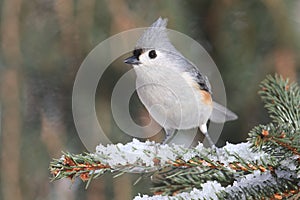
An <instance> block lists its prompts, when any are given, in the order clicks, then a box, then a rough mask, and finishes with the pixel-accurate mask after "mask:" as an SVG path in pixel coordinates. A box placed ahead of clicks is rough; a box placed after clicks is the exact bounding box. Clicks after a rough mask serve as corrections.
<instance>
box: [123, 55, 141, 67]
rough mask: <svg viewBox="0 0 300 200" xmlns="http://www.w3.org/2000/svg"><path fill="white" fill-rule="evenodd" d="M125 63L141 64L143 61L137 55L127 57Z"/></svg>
mask: <svg viewBox="0 0 300 200" xmlns="http://www.w3.org/2000/svg"><path fill="white" fill-rule="evenodd" d="M124 63H126V64H131V65H138V64H141V62H140V61H139V60H138V59H137V58H136V56H134V55H133V56H131V57H129V58H126V59H125V60H124Z"/></svg>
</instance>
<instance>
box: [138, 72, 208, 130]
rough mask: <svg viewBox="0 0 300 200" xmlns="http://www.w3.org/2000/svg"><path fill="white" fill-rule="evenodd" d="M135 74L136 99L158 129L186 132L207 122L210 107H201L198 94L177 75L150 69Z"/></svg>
mask: <svg viewBox="0 0 300 200" xmlns="http://www.w3.org/2000/svg"><path fill="white" fill-rule="evenodd" d="M135 71H136V73H137V93H138V96H139V98H140V100H141V102H142V103H143V104H144V105H145V107H146V109H147V110H148V112H149V113H150V115H151V116H152V117H153V119H154V120H155V121H157V122H158V123H159V124H160V125H161V126H162V127H165V128H173V129H190V128H194V127H198V126H200V125H202V124H205V123H206V122H207V120H208V119H209V117H210V115H211V112H212V107H211V106H210V105H207V104H204V103H202V102H203V101H201V100H202V98H203V97H202V96H201V94H200V92H199V90H197V89H195V88H194V87H192V86H191V85H190V84H189V83H188V82H187V81H186V80H185V79H184V78H183V77H182V75H181V73H176V72H174V71H170V70H168V69H164V70H162V69H161V68H154V67H153V68H151V69H149V68H145V67H136V68H135ZM153 77H155V78H153Z"/></svg>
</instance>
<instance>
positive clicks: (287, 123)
mask: <svg viewBox="0 0 300 200" xmlns="http://www.w3.org/2000/svg"><path fill="white" fill-rule="evenodd" d="M259 94H260V95H261V97H262V100H263V102H264V103H265V107H266V109H267V110H268V112H269V114H270V117H271V119H272V122H271V123H269V124H267V125H258V126H256V127H254V128H253V129H252V130H251V131H250V133H249V138H248V142H247V143H240V144H235V145H233V144H226V146H224V147H223V148H221V149H219V150H218V156H217V155H216V152H213V151H211V150H210V149H206V148H204V147H203V145H202V144H198V146H196V147H195V148H192V149H188V148H184V147H182V146H179V145H170V146H169V145H161V144H156V143H154V142H149V141H147V142H145V143H143V142H139V141H138V140H136V139H134V140H133V141H132V142H130V143H127V144H125V145H123V144H116V145H113V144H112V145H107V146H103V145H99V146H98V147H97V148H96V152H95V153H93V154H90V153H88V154H84V155H82V154H80V155H74V154H69V153H65V154H64V155H63V156H62V157H61V158H60V159H58V160H53V162H52V163H51V164H50V171H51V173H52V174H53V180H57V179H61V178H71V179H74V178H76V177H80V178H81V179H82V180H83V181H88V183H89V182H90V181H91V180H92V179H93V178H95V177H98V176H100V175H102V174H103V173H106V172H113V173H118V174H123V173H141V174H145V173H147V174H148V175H149V176H150V175H152V176H151V177H152V178H151V181H152V182H153V183H154V187H153V188H152V192H153V193H154V196H152V197H150V196H147V195H144V196H137V197H135V200H142V199H153V200H154V199H155V200H158V199H159V200H160V199H174V200H175V199H283V198H284V199H287V198H290V199H293V198H294V199H297V197H299V196H300V191H299V188H300V129H299V127H300V121H299V119H300V89H299V87H298V85H297V84H295V83H289V82H288V81H286V80H283V79H282V78H281V77H279V76H277V75H276V76H275V77H272V76H267V78H266V80H264V81H263V82H262V83H261V91H260V92H259Z"/></svg>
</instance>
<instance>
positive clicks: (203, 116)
mask: <svg viewBox="0 0 300 200" xmlns="http://www.w3.org/2000/svg"><path fill="white" fill-rule="evenodd" d="M166 26H167V19H162V18H159V19H158V20H157V21H155V22H154V23H153V24H152V25H151V27H149V28H148V29H147V30H146V31H145V32H144V33H143V35H142V36H141V37H140V39H139V40H138V42H137V44H136V46H135V49H134V51H133V55H132V56H131V57H129V58H127V59H125V60H124V62H125V63H127V64H131V65H132V66H133V68H134V70H135V72H136V75H137V80H136V89H137V94H138V96H139V98H140V100H141V102H142V103H143V104H144V106H145V107H146V109H147V110H148V112H149V113H150V115H151V117H152V118H153V119H154V120H155V121H156V122H157V123H158V124H160V125H161V126H162V127H163V128H164V130H165V133H166V137H165V140H164V142H163V143H167V142H168V141H169V140H170V139H171V138H172V137H173V135H174V133H175V131H176V130H186V129H191V128H196V127H199V128H200V130H201V132H202V133H203V134H204V135H205V137H207V139H208V141H209V143H210V145H211V146H212V147H214V144H213V142H212V140H211V138H210V137H209V135H208V132H207V122H208V120H211V121H213V122H217V123H223V122H225V121H230V120H235V119H237V116H236V114H234V113H233V112H231V111H229V110H228V109H226V108H225V107H224V106H222V105H220V104H218V103H216V102H214V101H213V100H212V96H211V95H212V91H211V86H210V83H209V81H208V78H207V77H206V76H205V75H203V74H201V72H200V71H199V70H198V68H197V67H196V66H195V65H194V64H193V63H192V62H190V61H189V60H188V59H186V58H185V57H184V56H183V55H182V54H181V53H180V52H178V51H177V50H176V49H175V47H174V46H173V45H172V44H171V42H170V40H169V38H168V35H167V30H166Z"/></svg>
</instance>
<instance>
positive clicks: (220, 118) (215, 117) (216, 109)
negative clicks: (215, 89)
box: [210, 102, 238, 123]
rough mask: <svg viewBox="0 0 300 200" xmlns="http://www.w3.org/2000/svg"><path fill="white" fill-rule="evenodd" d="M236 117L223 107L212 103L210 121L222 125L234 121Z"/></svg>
mask: <svg viewBox="0 0 300 200" xmlns="http://www.w3.org/2000/svg"><path fill="white" fill-rule="evenodd" d="M237 118H238V116H237V115H236V114H235V113H233V112H232V111H230V110H228V109H227V108H225V107H224V106H222V105H220V104H218V103H216V102H213V111H212V114H211V116H210V120H211V121H213V122H215V123H224V122H226V121H232V120H236V119H237Z"/></svg>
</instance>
